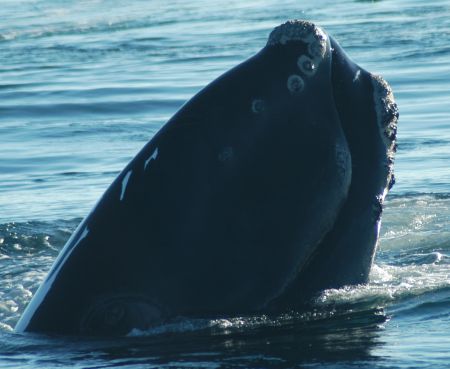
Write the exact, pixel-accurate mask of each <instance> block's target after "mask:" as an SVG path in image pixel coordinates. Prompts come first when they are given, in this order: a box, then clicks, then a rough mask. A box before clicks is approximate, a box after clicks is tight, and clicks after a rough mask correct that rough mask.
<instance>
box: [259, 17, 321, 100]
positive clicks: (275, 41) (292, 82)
mask: <svg viewBox="0 0 450 369" xmlns="http://www.w3.org/2000/svg"><path fill="white" fill-rule="evenodd" d="M289 42H302V43H303V44H305V46H306V53H305V54H304V55H299V57H298V59H297V66H298V68H299V69H300V72H301V73H302V74H303V76H304V77H312V76H314V75H315V73H316V71H317V68H318V67H319V65H320V64H321V63H322V61H323V60H324V58H325V55H326V53H327V49H328V48H327V45H328V36H327V35H326V33H325V32H324V31H323V30H322V29H321V28H319V27H317V26H315V25H314V24H313V23H311V22H306V21H301V20H291V21H287V22H286V23H284V24H282V25H280V26H278V27H276V28H275V29H274V30H273V31H272V33H271V34H270V36H269V39H268V41H267V46H275V45H286V44H287V43H289ZM299 78H300V79H301V77H300V76H297V75H291V76H289V79H288V81H287V86H288V89H289V91H291V92H294V93H298V92H300V91H302V90H303V88H304V87H305V82H304V81H303V80H301V82H299ZM300 83H301V84H302V87H301V88H298V86H300Z"/></svg>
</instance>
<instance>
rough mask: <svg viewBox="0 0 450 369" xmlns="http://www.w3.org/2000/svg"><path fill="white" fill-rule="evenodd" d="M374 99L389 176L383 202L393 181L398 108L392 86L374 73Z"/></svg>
mask: <svg viewBox="0 0 450 369" xmlns="http://www.w3.org/2000/svg"><path fill="white" fill-rule="evenodd" d="M372 86H373V99H374V105H375V114H376V118H377V125H378V129H379V132H380V136H381V139H382V140H383V143H384V145H385V147H386V156H387V163H386V166H387V168H388V177H387V185H386V189H385V191H384V193H383V196H382V198H381V199H380V200H381V202H382V201H383V200H384V197H385V195H386V194H387V192H388V189H389V188H388V186H389V184H390V183H391V182H392V181H393V176H394V173H393V165H394V154H395V148H396V142H395V141H396V135H397V121H398V109H397V104H396V103H395V101H394V95H393V93H392V89H391V87H390V86H389V85H388V84H387V82H386V81H385V80H384V79H383V78H382V77H380V76H376V75H372Z"/></svg>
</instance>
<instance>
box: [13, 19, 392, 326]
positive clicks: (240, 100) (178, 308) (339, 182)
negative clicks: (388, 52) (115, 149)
mask: <svg viewBox="0 0 450 369" xmlns="http://www.w3.org/2000/svg"><path fill="white" fill-rule="evenodd" d="M396 114H397V112H396V106H395V103H394V102H393V98H392V93H391V91H390V88H389V87H388V85H387V84H386V83H385V82H384V81H383V80H382V79H380V78H379V77H374V76H372V75H371V74H370V73H368V72H366V71H364V70H363V69H362V68H360V67H358V66H357V65H356V64H354V63H353V62H351V60H350V59H349V58H348V57H347V56H346V55H345V53H344V52H343V51H342V50H341V48H340V47H339V45H338V44H337V43H336V42H335V41H334V40H333V39H332V38H331V37H329V36H328V35H327V34H326V33H325V32H324V31H323V30H322V29H320V28H319V27H317V26H315V25H314V24H312V23H310V22H304V21H289V22H287V23H285V24H283V25H281V26H279V27H277V28H275V30H274V31H273V32H272V34H271V35H270V37H269V40H268V42H267V45H266V46H265V47H264V48H263V49H262V50H261V51H260V52H259V53H257V54H256V55H255V56H253V57H252V58H250V59H248V60H247V61H245V62H243V63H241V64H240V65H238V66H236V67H235V68H233V69H231V70H230V71H228V72H227V73H225V74H223V75H222V76H220V77H219V78H217V79H216V80H215V81H213V82H211V83H210V84H209V85H208V86H206V87H205V88H204V89H203V90H201V91H200V92H199V93H198V94H197V95H195V96H194V97H193V98H192V99H191V100H189V101H188V102H187V103H186V104H185V105H184V106H183V107H182V108H181V109H180V110H179V111H178V112H177V113H176V114H175V115H174V116H173V117H172V118H171V119H170V120H169V121H168V122H167V123H166V124H165V125H164V127H163V128H162V129H161V130H160V131H159V132H158V133H157V134H156V135H155V136H154V137H153V138H152V139H151V141H150V142H148V143H147V144H146V145H145V146H144V148H143V149H142V150H141V151H140V152H139V153H138V154H137V156H136V157H135V158H134V159H133V160H132V161H131V162H130V163H129V164H128V165H127V166H126V167H125V168H124V170H123V171H122V172H121V173H120V174H119V176H118V177H117V178H116V180H115V181H114V182H113V183H112V184H111V186H110V187H109V188H108V190H107V191H106V192H105V194H104V195H103V197H102V198H101V200H100V201H99V202H98V204H97V206H96V207H95V208H94V210H93V211H92V212H91V214H90V215H88V216H87V217H86V218H85V219H84V221H83V222H82V223H81V224H80V226H79V227H78V229H77V230H76V231H75V232H74V234H73V235H72V237H71V238H70V239H69V241H68V242H67V244H66V246H65V247H64V249H63V250H62V251H61V253H60V255H59V257H58V259H57V260H56V262H55V264H54V265H53V267H52V269H51V271H50V273H49V274H48V276H47V278H46V279H45V281H44V282H43V284H42V285H41V287H40V288H39V290H38V291H37V292H36V294H35V296H34V297H33V299H32V301H31V303H30V304H29V306H28V307H27V309H26V311H25V312H24V314H23V315H22V317H21V319H20V321H19V322H18V324H17V326H16V330H17V331H47V332H55V333H65V334H68V333H69V334H105V335H111V334H114V333H116V334H124V333H125V332H127V331H129V330H131V329H133V328H141V329H145V328H146V327H147V326H149V325H152V324H157V322H158V321H160V320H162V319H166V318H170V317H174V316H179V315H190V316H192V315H195V316H218V315H230V314H242V313H247V312H255V311H258V312H261V311H263V312H265V311H267V310H268V309H270V308H272V307H273V308H278V309H280V308H281V309H283V308H285V307H286V306H292V305H293V304H297V303H300V302H301V301H302V299H304V295H302V293H301V291H304V290H305V285H307V286H310V291H309V292H317V291H319V290H321V289H323V288H326V287H327V286H329V284H330V283H329V282H330V281H332V282H333V283H334V285H336V286H342V285H343V284H347V283H359V281H361V276H362V278H364V276H367V274H368V270H369V268H370V263H371V260H372V257H373V253H374V250H375V245H376V240H377V238H378V229H379V220H380V212H381V203H382V201H383V199H384V196H385V194H386V192H387V189H388V188H389V186H390V183H392V179H391V178H392V173H391V167H392V155H393V151H394V141H395V123H396V117H397V115H396ZM299 291H300V292H299Z"/></svg>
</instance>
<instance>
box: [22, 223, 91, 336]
mask: <svg viewBox="0 0 450 369" xmlns="http://www.w3.org/2000/svg"><path fill="white" fill-rule="evenodd" d="M83 223H84V222H83ZM83 223H81V224H80V225H79V226H78V228H77V229H76V231H75V232H74V233H73V234H72V236H71V237H70V239H69V241H67V243H66V245H65V246H64V248H63V249H62V251H61V252H60V253H59V255H58V257H57V258H56V260H55V262H54V263H53V266H52V268H51V269H50V272H49V274H48V276H47V279H46V280H44V282H43V283H42V284H41V285H40V286H39V288H38V290H37V291H36V293H35V296H34V298H32V299H31V301H30V303H29V304H28V306H27V308H26V310H25V311H24V313H23V314H22V317H21V318H20V320H19V321H18V323H17V325H16V328H15V330H16V331H17V332H23V331H24V330H25V329H26V328H27V326H28V325H29V323H30V320H31V318H32V317H33V315H34V313H35V312H36V310H37V308H38V307H39V306H40V305H41V303H42V301H43V300H44V298H45V297H46V296H47V293H48V291H49V290H50V288H51V286H52V285H53V282H54V281H55V278H56V276H57V275H58V273H59V271H60V270H61V268H62V267H63V266H64V264H65V262H66V261H67V259H68V258H69V256H70V255H71V254H72V252H73V250H75V248H76V247H77V246H78V245H79V244H80V243H81V241H83V240H84V239H85V238H86V237H87V235H88V234H89V229H88V227H87V226H84V228H83V231H82V232H81V235H80V236H79V237H78V240H77V241H76V243H75V244H74V245H73V246H71V245H72V243H73V240H74V238H75V237H76V236H78V234H79V233H80V232H79V229H80V228H81V227H83ZM55 268H56V269H55Z"/></svg>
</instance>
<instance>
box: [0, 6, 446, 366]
mask: <svg viewBox="0 0 450 369" xmlns="http://www.w3.org/2000/svg"><path fill="white" fill-rule="evenodd" d="M292 18H303V19H308V20H312V21H315V22H317V23H318V24H320V25H321V26H323V27H324V28H325V29H326V30H327V31H328V32H329V33H330V34H332V35H333V36H334V37H335V38H336V39H337V40H338V41H339V42H340V43H341V45H342V46H343V47H344V49H345V50H346V52H347V53H348V54H349V55H350V56H351V57H352V59H354V60H355V61H356V62H357V63H358V64H360V65H361V66H363V67H364V68H366V69H367V70H369V71H371V72H374V73H379V74H382V75H383V76H384V77H385V78H386V79H387V80H388V81H389V83H390V84H391V86H392V88H393V90H394V93H395V97H396V100H397V102H398V105H399V109H400V114H401V117H400V123H399V132H398V142H399V150H398V153H397V157H396V164H395V172H396V178H397V184H396V185H395V187H394V189H393V191H392V192H391V194H390V195H389V197H388V200H387V203H386V206H385V211H384V215H383V228H382V237H381V242H380V249H379V253H378V255H377V258H376V261H375V265H374V268H373V270H372V273H371V276H370V283H369V284H368V285H363V286H356V287H349V288H343V289H340V290H330V291H326V292H324V293H323V294H322V295H321V296H320V297H319V298H318V299H317V304H316V308H315V309H314V310H312V311H309V312H304V313H295V312H291V313H286V314H284V315H281V316H265V315H262V316H242V317H241V316H239V317H218V318H217V319H212V320H211V319H191V320H186V319H181V318H180V319H179V320H175V321H173V322H170V323H169V324H166V325H164V326H162V327H157V328H154V329H152V330H149V331H145V332H141V331H133V332H130V334H129V335H128V337H124V338H121V339H114V340H99V339H96V340H93V339H87V340H86V339H74V338H71V339H69V338H62V337H48V336H41V335H31V334H25V335H20V334H15V333H12V327H13V326H14V324H15V323H16V321H17V319H18V317H19V316H20V314H21V313H22V311H23V310H24V308H25V306H26V304H27V303H28V302H29V301H30V299H31V296H32V294H33V293H34V292H35V291H36V289H37V287H38V286H39V284H40V282H41V281H42V280H43V278H44V277H45V275H46V273H47V271H48V269H49V268H50V265H51V263H52V262H53V260H54V259H55V258H56V256H57V254H58V251H59V250H60V249H61V248H62V246H63V245H64V243H65V241H66V240H67V238H68V237H69V236H70V234H71V232H72V231H73V230H74V229H75V227H76V226H77V224H78V223H79V222H80V220H81V218H82V217H83V216H84V215H86V214H87V212H88V211H89V209H90V208H91V207H92V206H93V205H94V203H95V201H96V200H97V199H98V198H99V196H100V195H101V194H102V192H103V191H104V190H105V189H106V187H107V186H108V184H109V183H111V181H112V180H113V179H114V177H115V176H116V175H117V173H118V171H120V170H121V169H122V168H123V167H124V166H125V164H126V163H127V162H128V161H129V160H130V159H131V158H132V157H133V156H134V155H135V154H136V152H137V151H138V150H139V149H140V148H141V147H142V146H143V145H144V144H145V143H146V142H147V141H148V140H149V139H150V138H151V137H152V136H153V135H154V134H155V132H156V131H157V130H158V129H159V128H160V127H161V126H162V124H164V122H165V121H167V119H168V118H170V116H171V115H172V114H173V113H174V112H175V111H176V110H177V109H178V108H179V107H180V106H181V105H182V104H183V103H184V102H185V101H186V100H187V99H189V98H190V97H191V96H192V95H194V94H195V93H196V92H197V91H199V90H200V89H201V88H202V87H203V86H205V85H206V84H207V83H208V82H210V81H211V80H213V79H214V78H216V77H217V76H218V75H220V74H221V73H223V72H224V71H226V70H227V69H229V68H231V67H232V66H234V65H236V64H237V63H239V62H241V61H243V60H245V59H246V58H247V57H249V56H251V55H253V54H254V53H255V52H257V51H258V50H259V49H260V48H261V47H263V45H265V42H266V39H267V36H268V34H269V32H270V30H271V29H272V28H273V27H275V26H276V25H278V24H280V23H282V22H284V21H285V20H287V19H292ZM449 45H450V4H449V3H448V1H443V0H441V1H439V0H431V1H428V2H422V1H418V0H416V1H414V0H413V1H403V0H398V1H349V0H346V1H340V2H335V1H331V0H329V1H327V0H320V1H315V2H298V1H287V0H285V1H270V0H264V1H256V0H255V1H248V2H242V1H234V0H231V1H227V2H222V1H202V0H199V1H194V2H185V1H181V0H178V1H159V0H155V1H143V0H142V1H138V0H132V1H127V2H125V1H119V0H114V1H106V0H96V1H68V0H67V1H57V0H50V1H43V0H20V1H12V0H4V1H2V3H1V7H0V137H1V142H0V205H1V209H2V211H1V212H0V280H1V284H0V367H1V368H24V367H29V368H52V367H79V368H104V367H130V368H131V367H133V368H134V367H146V368H178V367H190V368H202V367H203V368H219V367H232V368H248V367H255V368H290V367H313V368H323V367H327V368H344V367H380V368H395V367H397V368H409V367H421V368H424V367H430V368H438V367H439V368H443V367H450V364H449V363H450V354H449V348H450V229H449V226H448V225H449V224H450V165H449V162H450V161H449V158H450V107H449V106H450V105H449V104H448V102H449V101H450V46H449ZM124 252H126V251H125V250H124Z"/></svg>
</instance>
